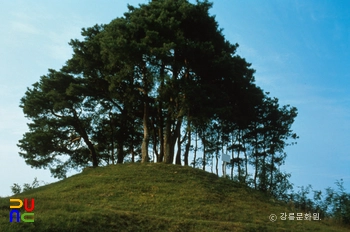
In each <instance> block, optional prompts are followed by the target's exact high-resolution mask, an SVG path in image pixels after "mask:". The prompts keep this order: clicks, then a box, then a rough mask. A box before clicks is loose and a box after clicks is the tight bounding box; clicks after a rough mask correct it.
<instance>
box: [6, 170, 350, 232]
mask: <svg viewBox="0 0 350 232" xmlns="http://www.w3.org/2000/svg"><path fill="white" fill-rule="evenodd" d="M11 198H20V199H22V200H23V199H24V198H34V199H35V209H34V211H33V212H34V213H35V222H34V223H23V222H21V223H14V222H13V223H9V211H10V210H9V198H1V199H0V214H1V220H0V231H6V232H7V231H9V232H10V231H36V232H39V231H210V232H212V231H347V230H346V229H345V228H342V227H337V226H336V225H333V224H332V223H331V222H329V221H327V220H322V218H321V220H320V221H313V220H311V221H305V220H301V221H297V220H295V221H289V220H288V218H287V220H286V221H282V220H280V214H281V213H283V212H286V213H287V215H288V213H290V212H295V213H296V211H295V209H294V208H293V207H292V205H288V204H285V203H283V202H278V201H276V200H274V199H271V198H269V197H268V196H266V195H264V194H262V193H260V192H258V191H255V190H252V189H250V188H247V187H245V186H243V185H241V184H238V183H235V182H233V181H230V180H228V179H224V178H219V177H217V176H216V175H214V174H211V173H208V172H205V171H202V170H199V169H194V168H191V167H182V166H177V165H166V164H153V163H149V164H139V163H138V164H122V165H111V166H107V167H99V168H88V169H85V170H84V171H83V172H82V173H80V174H77V175H74V176H72V177H69V178H66V179H64V180H62V181H59V182H56V183H53V184H49V185H46V186H42V187H39V188H36V189H33V190H30V191H27V192H25V193H21V194H18V195H16V196H13V197H11ZM270 214H276V215H277V216H278V219H277V221H275V222H271V221H270V220H269V215H270Z"/></svg>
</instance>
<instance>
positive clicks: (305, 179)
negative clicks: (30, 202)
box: [0, 0, 350, 196]
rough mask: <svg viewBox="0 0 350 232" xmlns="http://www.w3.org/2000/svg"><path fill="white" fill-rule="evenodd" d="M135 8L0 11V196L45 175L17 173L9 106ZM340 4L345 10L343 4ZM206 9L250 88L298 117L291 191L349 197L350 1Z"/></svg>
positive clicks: (121, 4) (17, 125)
mask: <svg viewBox="0 0 350 232" xmlns="http://www.w3.org/2000/svg"><path fill="white" fill-rule="evenodd" d="M144 2H147V1H142V0H129V1H121V0H115V1H112V0H104V1H97V0H90V1H77V0H76V1H67V0H64V1H62V0H61V1H58V0H52V1H42V0H37V1H24V0H23V1H3V2H2V3H1V8H0V20H1V24H0V35H1V36H0V105H1V108H0V148H1V153H0V196H7V195H10V194H11V190H10V186H11V185H12V184H13V183H18V184H20V185H22V184H23V183H31V182H32V181H33V179H34V177H37V178H38V179H39V180H40V181H43V182H54V181H56V179H53V178H51V177H50V172H49V171H48V170H40V169H39V170H37V169H32V168H30V167H29V166H27V165H26V164H25V162H24V160H23V159H22V158H21V157H19V155H18V152H19V149H18V148H17V146H16V144H17V143H18V140H19V139H21V138H22V135H23V134H24V133H25V132H26V131H27V126H26V123H27V122H28V121H27V119H26V118H24V115H23V113H22V111H21V109H20V108H19V107H18V105H19V101H20V98H21V97H23V96H24V93H25V91H26V88H27V87H30V86H31V85H32V84H33V83H34V82H36V81H38V80H39V78H40V76H42V75H45V74H47V70H48V68H53V69H59V68H61V66H62V65H63V64H64V63H65V61H66V60H67V59H69V58H70V57H71V54H72V50H71V48H70V46H69V45H68V42H69V41H70V39H72V38H81V37H80V31H81V28H83V27H90V26H93V25H94V24H105V23H109V22H110V21H111V20H112V19H114V18H116V17H119V16H122V14H123V13H124V12H125V11H126V10H127V7H126V5H127V3H129V4H131V5H137V4H138V3H144ZM344 2H345V1H344ZM344 2H341V1H337V2H334V1H321V0H317V1H316V0H315V1H311V0H310V1H303V0H300V1H287V0H285V1H278V0H276V1H249V0H248V1H238V0H216V1H215V0H214V6H213V8H212V9H211V11H210V13H211V14H214V15H216V19H217V21H218V22H219V26H220V27H221V28H223V29H224V31H223V33H224V35H225V36H226V39H228V40H229V41H230V42H231V43H238V44H239V45H240V46H239V48H238V50H237V52H238V54H239V55H241V56H242V57H244V58H246V60H247V61H248V62H250V63H252V67H253V68H254V69H256V74H255V77H256V83H257V85H259V86H260V87H262V88H263V89H264V90H265V91H268V92H270V93H271V94H270V95H271V96H274V97H277V98H279V100H280V103H281V104H290V105H292V106H295V107H297V108H298V111H299V114H298V117H297V118H296V121H295V123H294V125H293V130H294V131H295V132H296V133H297V134H298V135H299V136H300V139H299V140H298V144H297V145H295V146H292V147H288V148H287V149H286V151H287V154H288V157H287V160H286V165H284V166H283V168H282V169H283V170H285V171H287V172H289V173H291V174H292V178H291V181H292V183H294V184H295V186H300V185H303V186H306V185H307V184H311V185H312V186H313V187H314V189H317V190H324V189H325V188H326V187H328V186H330V187H334V182H335V181H336V180H339V179H341V178H343V179H344V182H345V187H346V189H347V192H350V92H349V91H348V90H349V88H350V72H349V71H348V67H349V64H348V62H349V60H350V12H349V11H350V2H348V3H344Z"/></svg>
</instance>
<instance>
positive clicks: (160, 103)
mask: <svg viewBox="0 0 350 232" xmlns="http://www.w3.org/2000/svg"><path fill="white" fill-rule="evenodd" d="M211 6H212V4H211V3H209V2H208V1H197V2H196V4H191V3H189V2H188V1H187V0H178V1H173V0H164V1H156V0H153V1H150V2H149V3H148V4H141V5H139V7H133V6H128V9H129V10H128V12H126V13H125V14H124V16H123V17H119V18H116V19H114V20H113V21H111V22H110V23H109V24H106V25H95V26H93V27H90V28H86V29H83V30H82V36H83V37H84V39H83V40H82V41H79V40H77V39H74V40H71V42H70V45H71V46H72V48H73V56H72V58H71V59H69V60H68V61H67V62H66V64H65V65H64V66H63V67H62V68H61V69H60V70H59V71H56V70H49V73H48V74H47V75H45V76H42V77H41V79H40V81H39V82H37V83H35V84H33V86H32V87H31V88H28V90H27V92H26V93H25V96H24V97H23V98H22V99H21V104H20V107H22V108H23V112H24V114H25V115H26V117H28V118H29V119H31V121H32V122H31V123H29V124H28V127H29V132H27V133H25V134H24V136H23V139H21V140H20V141H19V144H18V146H19V147H20V149H21V152H20V155H21V156H22V157H23V158H24V159H25V160H26V162H27V163H28V164H29V165H31V166H32V167H37V168H46V167H49V168H50V169H51V172H52V173H53V175H54V176H56V177H64V176H65V175H66V172H67V170H69V169H70V168H81V167H85V166H87V165H92V166H94V167H96V166H98V165H106V164H115V163H123V162H126V161H128V162H137V161H140V162H149V161H150V160H152V161H154V162H165V163H174V162H175V163H176V164H179V165H181V164H184V165H189V164H192V165H193V166H194V167H196V166H197V167H198V165H199V166H200V167H202V168H203V169H205V168H206V166H211V168H212V170H213V166H214V164H215V169H216V173H217V174H218V164H219V158H220V156H221V155H222V154H225V153H226V154H230V155H231V162H230V166H231V178H238V179H239V180H240V181H242V182H245V183H250V184H251V185H252V186H254V187H255V188H259V189H261V190H264V191H272V192H278V191H282V190H283V188H284V189H286V188H289V186H288V185H284V186H282V185H278V183H280V181H281V179H286V178H287V177H288V174H285V173H281V172H280V171H279V166H280V165H282V164H283V163H284V159H285V157H286V154H285V153H284V148H285V146H287V145H289V144H292V142H290V141H291V139H296V138H297V135H296V134H295V133H293V132H292V130H291V125H292V123H293V122H294V119H295V117H296V116H297V109H296V108H295V107H291V106H289V105H287V106H282V107H281V106H279V104H278V99H277V98H271V97H269V96H268V93H264V91H263V90H262V89H261V88H260V87H258V86H256V84H255V79H254V72H255V71H254V70H253V69H252V68H251V64H250V63H248V62H247V61H246V60H245V59H244V58H242V57H240V56H239V55H238V54H236V49H237V47H238V44H231V43H230V42H229V41H227V40H226V39H225V37H224V35H223V31H222V29H220V28H219V27H218V23H217V22H216V21H215V17H214V16H211V15H210V14H209V9H210V8H211ZM199 151H202V153H201V156H199V154H198V152H199ZM151 154H152V155H151ZM190 159H191V160H190ZM248 167H252V169H253V170H254V171H253V172H252V173H249V172H248ZM234 168H237V175H234ZM278 186H279V187H278ZM281 188H282V190H281Z"/></svg>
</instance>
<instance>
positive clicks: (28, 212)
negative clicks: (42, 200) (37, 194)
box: [10, 198, 35, 222]
mask: <svg viewBox="0 0 350 232" xmlns="http://www.w3.org/2000/svg"><path fill="white" fill-rule="evenodd" d="M14 203H17V204H14ZM23 205H24V210H25V212H24V213H22V214H21V212H20V208H22V206H23ZM34 207H35V206H34V198H32V199H31V203H30V208H29V206H28V199H27V198H25V199H24V204H23V201H22V200H21V199H10V222H12V221H13V218H14V217H15V219H16V222H20V221H21V220H22V221H23V222H34V213H33V212H32V211H33V210H34Z"/></svg>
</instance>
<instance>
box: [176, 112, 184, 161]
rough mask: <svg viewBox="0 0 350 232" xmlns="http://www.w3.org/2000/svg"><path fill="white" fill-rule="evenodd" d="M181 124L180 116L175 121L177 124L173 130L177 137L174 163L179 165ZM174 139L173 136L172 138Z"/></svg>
mask: <svg viewBox="0 0 350 232" xmlns="http://www.w3.org/2000/svg"><path fill="white" fill-rule="evenodd" d="M181 125H182V118H180V119H179V120H178V121H177V125H176V130H175V134H176V137H177V152H176V159H175V164H178V165H181V144H182V141H181ZM174 141H175V138H174ZM174 145H175V144H174Z"/></svg>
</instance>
